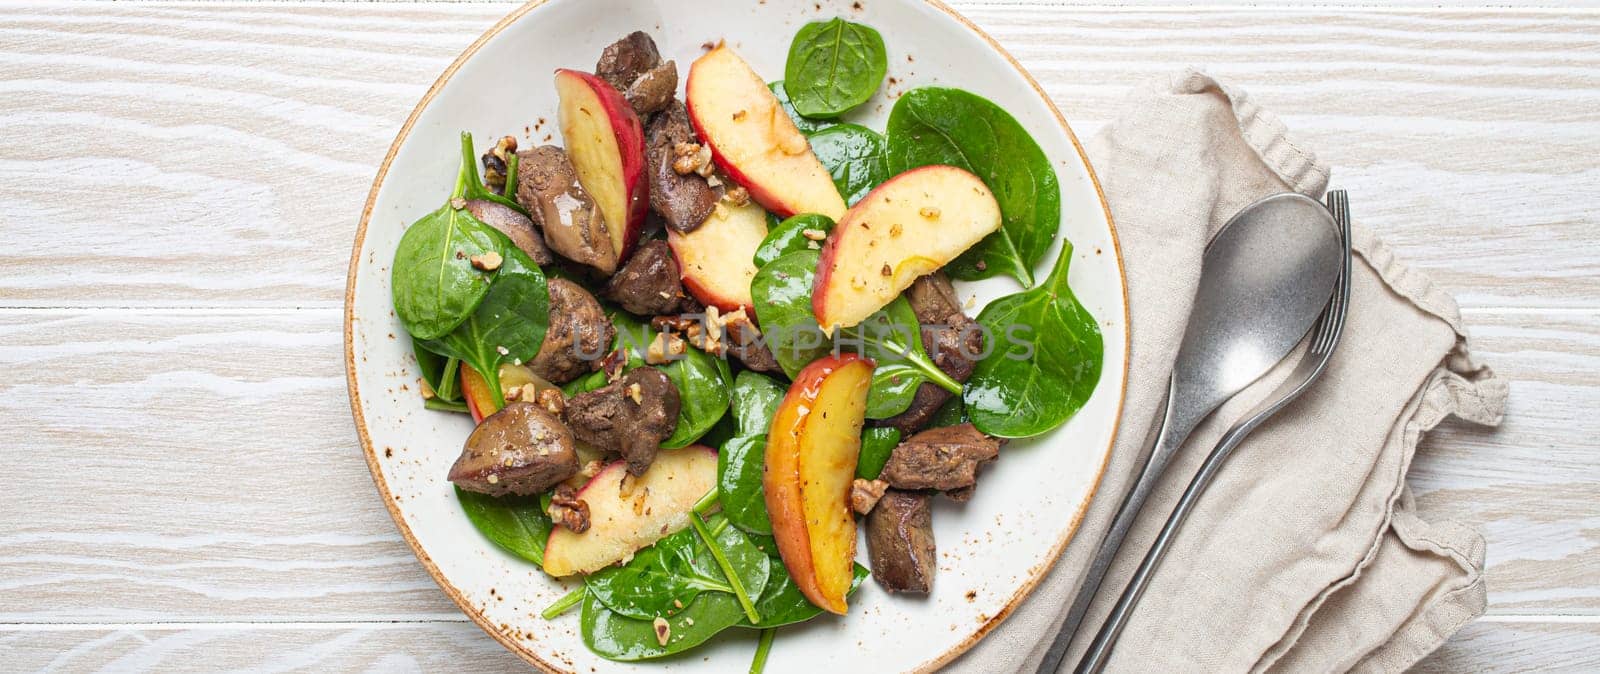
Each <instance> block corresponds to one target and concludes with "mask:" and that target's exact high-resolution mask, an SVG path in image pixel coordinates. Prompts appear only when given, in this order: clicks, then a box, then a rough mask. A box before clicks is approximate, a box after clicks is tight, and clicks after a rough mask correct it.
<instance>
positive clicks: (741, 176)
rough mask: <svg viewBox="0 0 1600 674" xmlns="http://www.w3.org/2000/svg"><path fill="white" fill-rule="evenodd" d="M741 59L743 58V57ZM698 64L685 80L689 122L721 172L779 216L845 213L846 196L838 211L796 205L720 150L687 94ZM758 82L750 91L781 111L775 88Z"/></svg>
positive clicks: (721, 48) (810, 153) (837, 214)
mask: <svg viewBox="0 0 1600 674" xmlns="http://www.w3.org/2000/svg"><path fill="white" fill-rule="evenodd" d="M724 49H728V47H727V46H726V45H720V44H719V45H717V48H716V50H724ZM716 50H713V52H714V51H716ZM709 55H710V54H709V53H708V54H707V56H709ZM705 58H706V56H702V57H701V59H696V61H695V64H698V63H699V62H700V61H701V60H703V59H705ZM735 58H738V57H737V56H735ZM740 60H741V61H742V59H740ZM695 64H691V65H690V67H689V76H688V77H687V78H686V79H685V80H684V92H685V97H686V98H687V99H688V101H687V103H688V110H689V123H690V124H692V125H693V126H694V132H695V135H697V136H699V137H700V139H701V142H704V143H706V144H707V145H709V146H710V147H711V159H712V161H713V162H715V163H716V165H717V168H719V169H721V170H722V173H723V174H724V175H726V176H727V177H728V178H729V179H730V180H732V181H734V182H735V183H738V184H739V185H740V186H741V187H744V188H745V190H746V191H748V192H749V193H750V198H751V199H753V200H755V202H756V203H758V204H761V206H762V208H765V209H767V210H768V211H771V212H772V213H773V214H774V215H777V216H778V218H779V219H783V218H789V217H793V216H794V215H796V214H798V213H800V212H802V211H804V212H815V213H822V214H823V215H826V216H828V217H831V218H834V219H835V220H837V219H838V217H839V216H840V215H842V214H843V211H844V208H845V203H844V198H843V197H842V196H841V197H839V199H838V203H837V209H838V212H829V211H831V210H833V209H832V208H819V207H816V206H812V207H809V208H808V207H806V205H803V204H802V205H797V204H793V203H790V202H789V201H788V200H787V199H786V198H785V196H784V195H782V194H780V193H779V192H778V191H777V188H776V187H775V186H772V185H766V184H762V183H760V182H759V181H757V180H755V179H754V178H752V177H751V176H750V175H749V174H747V173H746V172H745V171H743V170H741V169H740V167H739V166H738V165H736V164H734V163H733V162H732V161H730V160H729V159H728V157H727V156H726V155H725V154H724V153H722V152H719V151H718V150H717V146H716V143H715V142H714V141H713V136H712V135H711V134H709V133H708V132H707V129H706V124H705V120H704V119H702V118H701V115H698V114H696V106H695V100H694V98H693V97H692V96H689V95H688V92H693V91H695V77H696V73H698V72H700V71H699V69H697V68H696V67H695ZM757 84H759V85H760V86H759V87H756V88H752V89H751V91H750V93H751V95H753V96H758V97H761V100H762V101H763V102H764V103H767V102H769V103H770V105H771V106H776V107H778V108H779V109H780V111H781V105H780V104H779V103H778V99H777V96H775V95H773V93H772V90H771V89H769V88H768V87H767V86H766V83H765V82H760V81H759V78H758V81H757ZM757 88H758V89H759V91H756V89H757ZM768 99H770V101H768ZM752 114H760V113H759V112H756V113H752ZM783 114H784V117H783V121H784V122H785V123H788V124H789V126H790V127H791V129H792V127H793V122H790V121H789V118H788V116H787V114H786V113H783ZM793 132H794V133H795V134H799V130H798V129H793ZM805 154H808V155H812V152H811V148H810V147H809V146H808V147H806V148H805ZM812 159H813V161H815V155H812ZM817 166H818V167H821V163H820V162H818V164H817ZM822 175H824V176H826V175H827V171H826V170H823V171H822ZM829 182H830V184H831V178H829Z"/></svg>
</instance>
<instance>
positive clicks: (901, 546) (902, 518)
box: [867, 489, 937, 593]
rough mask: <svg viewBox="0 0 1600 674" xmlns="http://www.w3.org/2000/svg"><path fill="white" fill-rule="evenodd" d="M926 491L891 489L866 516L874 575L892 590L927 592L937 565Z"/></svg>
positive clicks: (887, 588) (868, 555)
mask: <svg viewBox="0 0 1600 674" xmlns="http://www.w3.org/2000/svg"><path fill="white" fill-rule="evenodd" d="M928 501H929V497H928V495H927V494H923V493H918V492H908V491H899V490H895V489H890V490H889V491H887V492H885V493H884V495H883V498H881V499H879V500H878V503H877V506H876V507H874V508H873V509H872V512H871V513H870V514H868V515H867V557H868V561H869V562H870V563H871V564H872V577H873V578H874V579H876V580H877V581H878V584H879V585H882V586H883V589H885V590H888V591H890V592H920V593H926V592H928V590H930V589H932V588H933V573H934V570H935V569H936V568H937V567H936V566H935V562H936V561H937V559H936V558H935V556H934V553H935V549H934V544H933V515H932V511H931V510H929V507H928Z"/></svg>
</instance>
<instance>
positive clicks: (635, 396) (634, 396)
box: [626, 383, 644, 405]
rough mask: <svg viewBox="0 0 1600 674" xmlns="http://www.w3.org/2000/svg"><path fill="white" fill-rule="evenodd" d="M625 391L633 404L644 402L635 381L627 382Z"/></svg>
mask: <svg viewBox="0 0 1600 674" xmlns="http://www.w3.org/2000/svg"><path fill="white" fill-rule="evenodd" d="M626 391H627V392H628V399H629V400H632V401H633V404H635V405H643V404H644V395H643V394H642V393H641V392H640V389H639V385H638V384H637V383H635V384H629V385H628V388H627V389H626Z"/></svg>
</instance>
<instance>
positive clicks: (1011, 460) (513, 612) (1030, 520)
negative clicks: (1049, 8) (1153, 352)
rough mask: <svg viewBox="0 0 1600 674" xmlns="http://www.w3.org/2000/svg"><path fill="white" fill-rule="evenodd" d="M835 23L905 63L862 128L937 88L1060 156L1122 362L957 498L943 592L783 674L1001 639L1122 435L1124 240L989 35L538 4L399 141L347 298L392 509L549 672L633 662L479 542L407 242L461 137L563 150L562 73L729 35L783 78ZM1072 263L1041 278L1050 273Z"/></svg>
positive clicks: (819, 647)
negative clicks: (422, 361) (432, 397)
mask: <svg viewBox="0 0 1600 674" xmlns="http://www.w3.org/2000/svg"><path fill="white" fill-rule="evenodd" d="M833 16H844V17H847V18H849V19H851V20H854V21H860V22H863V23H866V24H868V25H871V26H873V27H875V28H877V29H878V30H879V31H880V32H881V33H882V34H883V37H884V41H885V43H886V45H887V47H888V52H889V64H890V65H889V78H890V79H889V84H888V85H887V86H886V87H884V91H880V92H879V94H878V96H877V97H876V98H874V99H873V100H872V101H869V102H868V103H867V104H866V105H864V106H862V108H861V109H859V110H857V111H855V113H854V114H853V115H851V119H852V121H857V122H859V123H862V124H865V125H867V126H869V127H871V128H875V129H879V130H881V129H882V128H883V123H884V121H885V119H886V118H887V116H888V112H889V109H890V107H891V106H892V105H893V102H894V101H893V99H894V97H895V96H897V95H898V94H899V93H900V92H903V91H905V90H906V89H908V88H912V87H916V86H921V85H927V84H942V85H947V86H954V87H960V88H963V89H967V90H969V91H973V92H975V93H977V94H980V95H982V96H985V97H987V98H989V99H990V100H992V101H995V102H996V103H998V104H1000V105H1001V106H1002V107H1004V108H1005V109H1006V110H1008V111H1010V113H1011V114H1012V115H1014V116H1015V117H1016V118H1017V119H1018V120H1019V121H1020V122H1021V123H1022V124H1023V126H1024V127H1026V128H1027V129H1028V130H1029V132H1030V133H1032V134H1033V136H1034V138H1035V139H1036V140H1037V141H1038V142H1039V144H1040V145H1041V146H1042V147H1043V148H1044V151H1045V154H1046V155H1047V156H1049V157H1051V158H1052V159H1053V160H1054V161H1055V166H1056V171H1057V173H1058V175H1059V177H1060V182H1061V204H1062V222H1061V232H1062V233H1063V234H1065V236H1066V237H1067V238H1069V239H1071V241H1072V242H1073V243H1074V244H1075V246H1076V250H1075V252H1074V260H1073V263H1072V272H1071V284H1072V287H1073V289H1074V291H1075V292H1076V293H1077V295H1078V298H1079V299H1080V300H1081V301H1082V302H1083V304H1084V306H1086V307H1087V308H1088V309H1089V311H1090V312H1091V313H1093V314H1094V316H1096V317H1097V318H1098V319H1099V320H1100V322H1101V328H1102V330H1103V331H1104V335H1105V348H1106V353H1105V367H1104V369H1103V370H1102V375H1101V380H1100V383H1099V387H1098V388H1097V389H1096V390H1095V393H1094V395H1093V397H1092V398H1090V400H1089V402H1088V404H1087V405H1086V406H1084V408H1083V410H1082V411H1080V412H1079V413H1078V414H1077V416H1076V417H1074V418H1073V419H1072V420H1071V421H1070V422H1068V423H1067V424H1066V425H1065V426H1063V427H1062V428H1060V429H1058V430H1056V431H1054V432H1052V433H1050V434H1048V435H1047V436H1045V437H1042V438H1036V439H1034V440H1031V441H1025V442H1013V443H1010V444H1008V445H1007V446H1006V447H1005V448H1004V449H1003V450H1002V451H1001V457H1000V461H998V462H996V463H995V464H994V465H993V466H991V467H990V468H988V469H986V470H985V472H984V474H983V475H982V479H981V480H980V484H979V487H978V492H977V495H976V497H975V498H974V499H973V500H972V501H971V502H969V503H966V504H952V503H950V502H949V501H948V500H946V499H938V501H937V504H938V505H937V506H936V508H935V512H934V529H935V537H936V539H937V542H938V548H939V569H938V574H937V578H936V581H935V583H934V590H933V593H932V594H931V595H930V596H928V597H911V596H890V595H889V594H888V593H886V592H884V591H882V590H881V589H879V588H878V587H877V586H876V585H875V584H873V583H872V582H868V583H867V584H866V585H864V586H863V588H862V591H861V592H859V593H858V594H857V595H856V596H855V597H853V598H852V599H851V602H850V604H851V611H850V615H849V616H848V617H845V618H833V617H827V616H824V617H821V618H818V619H816V620H813V621H811V622H810V623H807V624H804V625H800V626H795V627H788V628H784V629H782V630H781V631H780V632H779V633H778V638H777V641H776V644H775V646H774V648H773V651H772V655H771V658H770V659H769V660H768V662H767V671H769V672H774V673H777V672H817V671H834V672H867V671H870V672H885V673H887V672H899V671H925V670H930V669H933V668H935V667H937V666H939V665H940V664H943V663H945V662H948V661H949V660H951V659H952V658H954V657H955V656H957V655H959V654H960V653H961V652H963V651H965V650H966V649H967V648H969V647H970V646H971V645H972V644H973V643H975V642H976V641H977V640H978V639H980V638H982V637H983V635H985V634H987V633H988V632H989V630H991V629H993V628H994V627H995V625H997V624H999V622H1000V621H1001V620H1003V619H1004V618H1005V617H1006V615H1008V614H1009V613H1010V612H1011V611H1012V609H1014V608H1015V607H1016V606H1017V604H1018V603H1019V602H1021V601H1022V599H1023V598H1024V597H1025V596H1026V595H1027V593H1028V591H1029V590H1031V589H1032V588H1033V586H1034V585H1035V584H1036V583H1037V582H1038V580H1039V578H1040V577H1041V576H1042V575H1043V574H1044V573H1045V572H1047V571H1048V570H1049V569H1050V567H1051V566H1052V564H1053V563H1054V561H1055V559H1056V557H1057V556H1058V555H1059V554H1060V552H1061V550H1062V548H1063V547H1065V546H1066V544H1067V541H1068V540H1069V539H1070V538H1071V537H1072V533H1073V531H1074V530H1075V529H1076V527H1077V523H1078V519H1079V517H1080V516H1081V514H1082V512H1083V509H1084V507H1085V506H1087V504H1088V502H1089V499H1090V497H1091V496H1092V495H1093V493H1094V490H1095V486H1096V485H1097V484H1098V482H1099V478H1100V473H1101V469H1102V468H1103V467H1104V464H1105V460H1106V458H1107V456H1108V453H1109V451H1110V447H1111V443H1112V440H1113V437H1114V435H1115V431H1116V426H1117V417H1118V415H1119V413H1120V410H1121V405H1122V393H1123V385H1124V383H1125V378H1126V372H1127V305H1126V294H1125V292H1124V286H1123V276H1122V266H1121V260H1120V258H1119V256H1118V251H1117V243H1116V236H1115V232H1114V230H1113V228H1112V225H1111V219H1110V215H1109V213H1108V211H1107V210H1106V207H1105V205H1104V202H1103V201H1102V197H1101V195H1100V192H1099V187H1098V185H1097V184H1096V183H1095V180H1094V176H1093V173H1092V172H1091V170H1090V168H1089V164H1088V161H1087V160H1086V159H1085V158H1084V157H1083V154H1082V151H1081V149H1080V148H1079V147H1078V144H1077V141H1076V139H1075V138H1074V137H1073V136H1072V132H1071V131H1070V130H1069V129H1068V128H1067V125H1066V122H1065V120H1063V119H1062V118H1061V116H1060V113H1059V112H1057V111H1056V109H1055V106H1054V105H1053V104H1052V103H1051V102H1050V101H1049V100H1048V99H1047V98H1046V97H1045V96H1044V94H1043V93H1042V92H1041V91H1040V90H1039V88H1038V86H1037V84H1035V83H1034V81H1033V79H1032V78H1031V77H1029V76H1028V74H1027V73H1026V72H1024V71H1023V70H1022V68H1021V67H1020V66H1019V65H1017V64H1016V62H1015V61H1014V60H1012V59H1011V57H1010V56H1009V55H1007V54H1006V53H1005V52H1004V51H1003V50H1002V49H1001V48H1000V47H999V46H998V45H997V44H995V43H994V42H993V41H992V40H990V39H989V38H988V36H986V35H984V34H983V33H982V32H981V31H979V30H978V29H977V28H976V27H975V26H973V25H972V24H970V23H968V22H967V21H966V20H964V19H962V18H961V17H959V16H957V15H956V14H955V13H954V12H952V11H950V10H949V9H948V8H946V7H944V6H942V5H939V4H937V3H933V2H927V1H925V0H864V2H860V3H854V2H851V1H850V0H842V1H838V2H829V1H822V2H820V3H814V2H811V1H807V2H776V1H767V0H764V1H761V2H757V1H756V0H651V1H644V0H552V1H550V2H546V3H543V4H540V3H537V2H536V3H532V4H530V5H529V6H526V7H523V8H521V9H518V10H517V11H515V12H513V13H512V14H511V16H509V17H507V18H506V19H505V20H503V21H501V22H500V23H499V24H498V25H496V26H495V27H494V28H492V29H490V30H489V31H488V32H487V33H485V34H484V35H483V37H482V38H480V39H479V40H478V41H477V42H475V43H473V45H472V46H471V47H469V48H468V49H467V50H466V52H465V53H464V54H462V55H461V57H460V58H459V59H457V60H456V62H455V63H453V64H452V65H451V66H450V67H449V68H448V69H447V70H445V72H444V74H443V75H442V76H440V78H439V81H438V82H437V83H436V84H434V86H433V88H432V89H430V90H429V91H428V93H427V95H426V96H424V97H423V99H422V102H421V103H419V104H418V105H417V109H416V111H415V112H414V113H412V115H411V118H410V119H409V120H407V121H406V124H405V126H404V127H403V128H402V129H401V130H400V134H399V136H398V137H397V138H396V139H395V142H394V145H393V147H391V148H390V150H389V156H388V158H387V159H386V160H385V162H384V164H383V166H382V168H381V169H380V170H379V171H378V176H377V179H376V180H375V181H374V183H373V187H372V194H371V196H370V198H369V199H368V201H367V207H366V211H365V213H363V214H362V219H361V226H360V229H359V231H358V232H357V234H356V242H355V251H354V253H353V255H352V258H351V264H350V277H349V290H348V293H347V295H346V300H345V301H346V305H345V312H346V328H345V350H346V361H347V362H346V367H347V370H348V377H349V385H350V400H351V408H352V410H353V412H354V414H355V421H356V428H357V429H358V431H359V432H360V435H361V444H362V448H363V450H364V451H365V452H366V456H367V462H368V464H369V465H370V466H371V468H372V475H373V479H374V481H376V482H377V485H378V491H379V493H380V495H381V496H382V498H383V499H384V500H385V501H386V505H387V506H388V508H389V512H390V513H391V514H393V516H394V519H395V523H396V524H398V525H399V527H400V532H401V533H402V534H403V535H404V536H405V538H406V541H407V542H408V543H409V544H410V545H411V547H412V549H413V550H415V551H416V554H417V558H418V559H420V560H421V561H422V564H423V566H424V567H426V568H427V570H428V572H429V573H430V574H432V575H433V577H434V579H435V580H437V581H438V583H439V586H440V587H441V588H443V589H444V591H445V593H446V594H448V595H450V597H451V598H452V599H454V600H455V601H456V603H457V604H459V605H460V606H461V610H462V611H464V612H466V614H467V615H468V616H469V617H471V618H472V620H473V621H474V622H476V623H477V624H478V625H480V626H481V627H483V629H484V630H485V631H487V632H488V633H489V634H490V635H491V636H493V637H494V638H495V639H497V640H498V641H500V642H501V643H502V644H504V645H505V646H506V647H507V648H510V649H511V650H512V651H513V652H515V653H517V654H518V655H520V656H522V657H523V658H524V659H526V660H528V661H529V662H531V663H534V664H536V665H539V666H541V667H544V668H546V669H551V670H558V671H583V672H587V671H591V667H594V668H598V669H599V670H600V671H611V670H612V669H614V668H617V667H622V666H623V665H620V664H618V663H611V662H608V661H605V660H602V659H600V658H598V657H597V656H595V655H593V654H591V653H590V652H589V651H588V649H586V648H585V647H584V645H583V642H582V639H581V637H580V635H579V631H578V617H577V615H576V612H575V611H574V612H572V613H569V614H568V615H566V616H564V617H561V618H559V619H557V620H555V621H551V622H547V621H544V620H542V619H540V618H539V617H538V612H539V611H540V610H541V609H542V608H543V607H545V606H546V605H548V604H549V603H550V602H552V601H554V600H555V599H556V598H558V597H560V596H561V595H563V594H565V593H566V592H567V590H568V589H569V588H570V587H572V583H570V582H569V583H560V582H557V581H555V580H553V579H551V578H549V577H547V576H545V575H544V573H542V572H541V571H540V570H539V569H538V568H536V567H534V566H533V565H532V564H529V563H527V562H525V561H522V560H520V559H517V558H515V557H512V556H511V555H508V554H506V553H503V552H501V551H500V550H499V549H498V548H496V547H495V546H494V545H493V544H492V543H490V542H489V541H488V540H486V539H484V538H483V537H482V536H481V535H479V534H478V532H477V531H476V530H475V529H473V527H472V525H471V524H470V523H469V522H468V521H467V519H466V515H465V514H464V513H463V512H462V511H461V508H460V506H459V505H457V502H456V498H455V496H454V494H453V492H452V490H451V487H450V484H449V482H447V481H446V480H445V472H446V470H447V469H448V467H449V466H450V464H451V463H452V462H453V461H454V460H455V458H456V455H457V453H458V452H459V451H460V447H461V444H462V442H463V440H464V439H465V438H466V436H467V433H468V432H469V431H470V430H471V422H470V420H468V419H467V418H466V417H464V416H461V415H455V414H447V413H439V412H431V411H427V410H424V409H423V407H422V398H421V397H420V396H419V395H418V393H417V391H416V385H415V382H416V380H417V377H418V373H417V366H416V361H415V359H414V358H413V356H412V354H411V346H410V340H408V339H406V337H405V332H404V331H403V330H402V329H401V327H400V324H399V322H398V321H397V320H396V319H395V317H394V313H393V311H392V310H391V304H390V301H391V300H390V288H389V263H390V260H391V258H392V257H393V255H394V250H395V246H396V244H397V243H398V241H399V239H400V235H401V232H403V231H404V229H405V227H406V226H407V225H408V224H409V223H410V222H412V221H413V220H415V219H417V218H418V217H420V216H422V215H423V214H426V213H428V212H430V211H432V210H433V209H435V208H437V207H438V206H439V204H440V203H443V201H444V200H445V198H446V197H447V195H448V192H449V190H450V188H451V186H452V184H453V182H454V178H455V174H456V168H457V166H456V164H457V161H458V160H457V158H458V157H459V154H458V153H457V134H458V133H459V132H460V131H462V130H466V131H470V132H472V133H473V135H474V136H475V137H476V138H477V139H478V141H479V145H480V150H481V149H483V146H484V145H485V144H486V143H487V142H489V141H490V140H491V139H493V138H496V137H498V136H501V135H504V134H507V133H513V134H515V135H517V136H519V138H520V139H521V140H522V142H523V145H524V146H525V147H531V146H533V145H537V144H542V143H545V142H556V143H559V142H560V139H559V137H554V136H558V135H559V134H557V132H556V129H555V127H554V124H553V121H552V120H554V118H555V104H556V101H555V91H554V87H553V86H552V79H551V72H552V71H553V70H554V69H555V68H558V67H570V68H577V69H582V70H591V69H592V68H593V67H594V62H595V59H596V58H597V57H598V56H599V54H600V51H601V49H602V48H604V47H605V46H606V45H607V44H608V43H610V42H611V41H613V40H615V39H616V38H618V37H621V36H622V35H624V34H626V33H628V32H631V31H634V30H644V31H647V32H649V33H650V34H651V35H652V36H654V37H655V39H656V42H657V44H659V45H660V47H661V51H662V52H663V56H664V57H666V58H675V59H677V62H678V64H679V67H680V69H681V70H684V71H686V69H687V66H688V64H689V63H690V62H692V61H693V60H694V59H695V58H696V57H697V56H699V54H700V53H701V45H702V44H704V43H706V42H707V41H713V42H714V41H716V40H719V39H726V40H727V41H728V43H729V44H730V45H732V46H733V47H734V48H735V49H737V50H738V52H739V53H740V54H741V55H742V56H744V57H745V58H746V59H747V60H748V61H749V62H750V63H751V64H752V65H753V66H754V67H755V68H756V70H757V71H758V72H760V73H762V75H763V76H765V77H767V78H769V79H780V78H781V77H782V75H783V64H784V58H785V56H786V54H787V51H788V46H789V42H790V39H791V38H792V37H793V36H794V33H795V31H796V30H797V29H798V28H799V27H800V26H801V25H803V24H805V23H806V22H808V21H813V20H819V19H826V18H830V17H833ZM1058 245H1059V244H1058ZM1055 250H1056V249H1052V250H1051V252H1050V254H1049V255H1047V256H1046V257H1045V259H1044V261H1043V262H1042V263H1041V264H1040V269H1039V270H1038V272H1039V274H1040V275H1041V278H1042V275H1043V274H1044V272H1046V271H1047V270H1048V268H1049V265H1050V262H1051V261H1052V260H1054V258H1055ZM959 289H960V291H961V293H962V296H963V297H966V296H969V295H975V296H976V298H977V302H978V304H977V305H975V306H974V309H973V313H975V312H976V307H978V306H982V304H983V303H985V302H987V301H988V300H991V299H993V298H995V297H998V296H1000V295H1003V294H1007V293H1011V292H1015V291H1016V290H1017V289H1018V287H1017V285H1016V283H1015V282H1014V281H1011V280H1009V279H1005V278H998V279H991V280H989V281H985V282H982V283H975V284H961V285H960V287H959ZM352 487H354V485H352ZM863 549H864V546H863ZM863 557H864V553H863ZM754 648H755V633H754V632H753V631H746V630H737V629H733V630H728V631H727V632H726V633H724V634H723V635H721V636H719V637H718V638H716V639H714V640H713V641H712V642H710V643H708V644H706V645H704V646H702V647H701V648H698V649H695V650H693V651H691V652H690V653H691V654H690V655H689V656H687V657H677V658H670V659H667V660H663V661H656V662H647V663H641V664H636V665H632V667H635V668H637V669H639V670H651V671H673V672H681V671H690V670H692V671H735V670H739V669H741V668H743V667H746V666H748V663H749V659H750V656H751V654H752V652H753V651H754Z"/></svg>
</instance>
